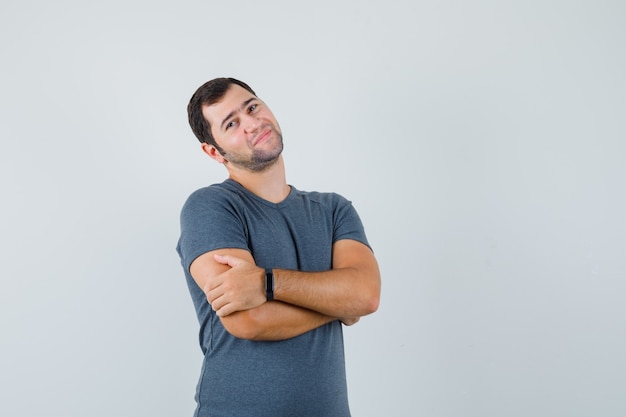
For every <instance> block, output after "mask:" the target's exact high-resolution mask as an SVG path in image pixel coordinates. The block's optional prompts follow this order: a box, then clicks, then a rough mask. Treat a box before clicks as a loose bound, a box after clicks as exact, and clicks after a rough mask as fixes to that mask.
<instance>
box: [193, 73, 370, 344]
mask: <svg viewBox="0 0 626 417" xmlns="http://www.w3.org/2000/svg"><path fill="white" fill-rule="evenodd" d="M202 113H203V116H204V117H205V119H206V120H207V121H208V122H209V123H210V125H211V132H212V134H213V136H214V138H215V140H216V142H217V144H218V145H219V147H220V148H221V149H222V150H223V153H222V152H220V151H219V150H218V149H217V148H216V147H215V146H213V145H209V144H206V143H203V144H202V150H203V151H204V153H206V154H207V155H208V156H209V157H210V158H212V159H214V160H215V161H217V162H218V163H221V164H223V165H224V166H225V167H226V169H227V171H228V173H229V176H230V178H232V179H233V180H235V181H237V182H238V183H240V184H241V185H242V186H243V187H245V188H246V189H248V190H249V191H251V192H252V193H254V194H256V195H257V196H259V197H261V198H264V199H266V200H268V201H271V202H273V203H278V202H280V201H282V200H284V199H285V198H286V197H287V196H288V195H289V192H290V187H289V185H288V184H287V182H286V177H285V166H284V160H283V156H282V149H283V140H282V132H281V130H280V126H279V125H278V122H277V120H276V118H275V117H274V115H273V114H272V112H271V110H270V109H269V107H267V105H266V104H265V103H264V102H262V101H261V100H260V99H258V98H257V97H255V96H254V95H252V94H251V93H250V92H248V91H246V90H245V89H243V88H241V87H239V86H238V85H231V87H230V88H229V90H228V91H227V92H226V94H225V96H224V97H223V98H222V100H220V101H219V102H218V103H215V104H213V105H211V106H205V107H203V109H202ZM332 259H333V261H332V269H331V270H329V271H324V272H302V271H291V270H282V269H274V270H273V271H274V298H275V301H271V302H267V301H266V298H265V270H264V269H263V268H259V267H257V266H256V264H255V261H254V259H253V257H252V255H251V254H250V252H248V251H245V250H242V249H229V248H226V249H220V250H216V251H211V252H207V253H205V254H203V255H201V256H199V257H198V258H197V259H196V260H195V261H194V262H193V263H192V264H191V267H190V271H191V275H192V277H193V278H194V280H195V281H196V283H197V284H198V286H199V287H200V288H202V289H203V291H204V293H205V294H206V296H207V300H208V301H209V303H210V304H211V306H212V307H213V309H214V310H215V311H216V313H217V315H218V316H219V317H220V320H221V321H222V323H223V325H224V327H225V328H226V330H227V331H229V332H230V333H231V334H233V335H234V336H236V337H240V338H244V339H250V340H283V339H288V338H291V337H295V336H298V335H300V334H303V333H305V332H308V331H310V330H313V329H315V328H317V327H319V326H322V325H324V324H326V323H328V322H331V321H334V320H341V321H342V322H343V323H344V324H346V325H352V324H354V323H356V322H357V321H358V320H359V318H360V317H362V316H364V315H367V314H370V313H373V312H374V311H376V310H377V309H378V304H379V299H380V272H379V269H378V264H377V262H376V259H375V257H374V255H373V253H372V251H371V250H370V249H369V248H368V247H367V246H365V245H364V244H362V243H360V242H357V241H354V240H349V239H344V240H340V241H337V242H335V244H334V245H333V252H332Z"/></svg>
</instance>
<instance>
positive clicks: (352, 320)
mask: <svg viewBox="0 0 626 417" xmlns="http://www.w3.org/2000/svg"><path fill="white" fill-rule="evenodd" d="M340 320H341V322H342V323H343V324H344V325H345V326H352V325H353V324H356V323H357V322H358V321H359V320H361V317H344V318H342V319H340Z"/></svg>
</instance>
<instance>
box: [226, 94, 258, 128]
mask: <svg viewBox="0 0 626 417" xmlns="http://www.w3.org/2000/svg"><path fill="white" fill-rule="evenodd" d="M254 100H257V98H256V97H250V98H249V99H247V100H246V101H244V102H243V103H242V104H241V106H240V107H239V108H238V109H237V110H233V111H231V112H230V113H228V116H226V117H225V118H224V120H222V124H221V125H220V129H222V130H224V125H225V124H226V122H227V121H228V120H229V119H230V118H231V117H233V116H234V115H235V113H238V112H240V111H242V110H243V109H244V107H246V106H247V105H248V104H250V102H252V101H254Z"/></svg>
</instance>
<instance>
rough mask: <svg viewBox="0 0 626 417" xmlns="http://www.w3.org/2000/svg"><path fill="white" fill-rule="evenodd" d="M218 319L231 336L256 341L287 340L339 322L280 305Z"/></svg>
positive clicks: (322, 315)
mask: <svg viewBox="0 0 626 417" xmlns="http://www.w3.org/2000/svg"><path fill="white" fill-rule="evenodd" d="M220 319H221V321H222V324H223V325H224V327H225V328H226V330H227V331H228V332H229V333H230V334H232V335H233V336H235V337H238V338H240V339H248V340H256V341H272V340H274V341H275V340H285V339H290V338H292V337H296V336H299V335H301V334H304V333H306V332H308V331H311V330H313V329H316V328H318V327H320V326H323V325H324V324H326V323H329V322H331V321H334V320H338V319H337V318H336V317H332V316H328V315H325V314H321V313H318V312H316V311H312V310H308V309H305V308H302V307H298V306H294V305H289V304H285V303H283V302H280V301H272V302H267V303H264V304H263V305H261V306H259V307H256V308H253V309H250V310H244V311H238V312H236V313H232V314H229V315H227V316H224V317H220Z"/></svg>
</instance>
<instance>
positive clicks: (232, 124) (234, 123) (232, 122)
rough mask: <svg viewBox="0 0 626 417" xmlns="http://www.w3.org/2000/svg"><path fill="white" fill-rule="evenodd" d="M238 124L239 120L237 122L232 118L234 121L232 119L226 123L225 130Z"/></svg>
mask: <svg viewBox="0 0 626 417" xmlns="http://www.w3.org/2000/svg"><path fill="white" fill-rule="evenodd" d="M236 124H237V122H236V121H234V120H232V121H230V122H228V123H226V127H225V128H224V129H225V130H228V129H230V128H231V127H234V126H235V125H236Z"/></svg>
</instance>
